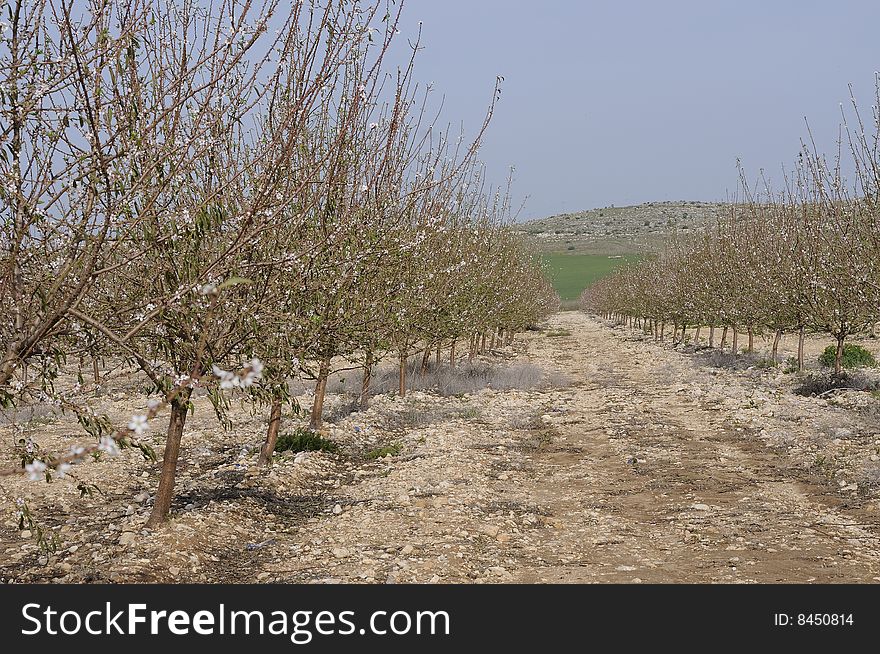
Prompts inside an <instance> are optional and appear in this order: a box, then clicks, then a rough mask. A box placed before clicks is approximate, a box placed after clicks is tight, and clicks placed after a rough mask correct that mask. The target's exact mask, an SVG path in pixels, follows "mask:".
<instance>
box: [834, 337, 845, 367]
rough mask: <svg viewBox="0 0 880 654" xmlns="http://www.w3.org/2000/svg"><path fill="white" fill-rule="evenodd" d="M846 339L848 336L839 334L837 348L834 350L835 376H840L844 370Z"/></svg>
mask: <svg viewBox="0 0 880 654" xmlns="http://www.w3.org/2000/svg"><path fill="white" fill-rule="evenodd" d="M845 341H846V336H845V335H843V336H838V337H837V350H836V351H835V352H834V376H835V377H840V373H841V371H842V370H843V346H844V342H845Z"/></svg>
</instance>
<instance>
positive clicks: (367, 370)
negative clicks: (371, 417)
mask: <svg viewBox="0 0 880 654" xmlns="http://www.w3.org/2000/svg"><path fill="white" fill-rule="evenodd" d="M372 377H373V352H372V351H370V350H368V351H367V358H366V360H365V361H364V377H363V379H362V380H361V397H360V402H359V404H360V407H361V409H366V408H367V405H368V404H369V403H370V381H371V380H372Z"/></svg>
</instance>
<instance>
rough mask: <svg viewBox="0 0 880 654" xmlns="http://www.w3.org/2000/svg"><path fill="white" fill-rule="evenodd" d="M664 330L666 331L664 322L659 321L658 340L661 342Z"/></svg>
mask: <svg viewBox="0 0 880 654" xmlns="http://www.w3.org/2000/svg"><path fill="white" fill-rule="evenodd" d="M665 331H666V323H665V322H661V323H660V342H661V343H662V342H663V332H665Z"/></svg>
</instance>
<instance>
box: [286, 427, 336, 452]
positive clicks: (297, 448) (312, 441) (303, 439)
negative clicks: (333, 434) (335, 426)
mask: <svg viewBox="0 0 880 654" xmlns="http://www.w3.org/2000/svg"><path fill="white" fill-rule="evenodd" d="M275 451H276V452H331V453H333V452H338V451H339V446H338V445H337V444H336V443H334V442H333V441H331V440H328V439H326V438H324V437H323V436H321V434H318V433H316V432H313V431H312V430H310V429H306V428H305V427H300V428H299V429H297V430H295V431H294V432H293V433H290V434H281V435H280V436H279V437H278V442H277V443H276V444H275Z"/></svg>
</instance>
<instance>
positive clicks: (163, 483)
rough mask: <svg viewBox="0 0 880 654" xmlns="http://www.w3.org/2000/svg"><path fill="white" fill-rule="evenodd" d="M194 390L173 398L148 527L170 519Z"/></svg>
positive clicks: (183, 392)
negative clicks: (175, 481)
mask: <svg viewBox="0 0 880 654" xmlns="http://www.w3.org/2000/svg"><path fill="white" fill-rule="evenodd" d="M191 393H192V390H191V389H189V388H185V389H183V390H181V391H180V393H179V395H178V396H177V397H175V398H174V399H173V400H171V417H170V418H169V419H168V431H167V432H166V434H165V452H164V453H163V455H162V472H161V474H160V475H159V488H158V489H157V490H156V501H155V503H154V504H153V512H152V513H151V514H150V519H149V520H147V527H157V526H159V525H161V524H162V523H164V522H165V520H167V519H168V511H169V510H170V509H171V500H172V499H173V498H174V478H175V476H176V475H177V459H178V457H179V456H180V441H181V439H182V437H183V427H184V425H185V424H186V411H187V407H188V406H189V396H190V394H191Z"/></svg>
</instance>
